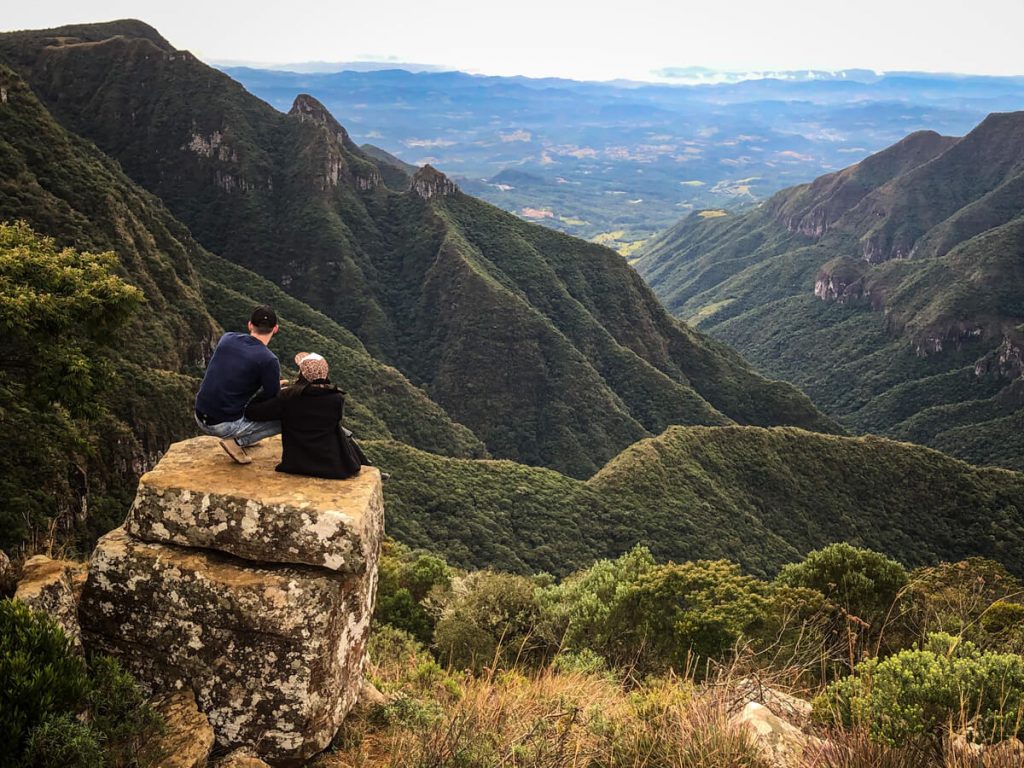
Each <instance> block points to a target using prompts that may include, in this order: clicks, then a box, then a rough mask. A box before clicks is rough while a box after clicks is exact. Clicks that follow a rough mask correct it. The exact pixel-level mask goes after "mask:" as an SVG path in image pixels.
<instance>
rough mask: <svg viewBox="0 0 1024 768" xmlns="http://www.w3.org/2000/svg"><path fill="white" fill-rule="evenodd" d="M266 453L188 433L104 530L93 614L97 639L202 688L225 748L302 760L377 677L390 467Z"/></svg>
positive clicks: (203, 705)
mask: <svg viewBox="0 0 1024 768" xmlns="http://www.w3.org/2000/svg"><path fill="white" fill-rule="evenodd" d="M250 454H251V455H252V456H253V459H254V460H253V463H252V464H249V465H246V466H238V465H235V464H233V463H232V462H231V460H230V459H229V458H228V457H227V456H226V455H224V453H223V451H221V449H220V448H219V446H218V445H217V440H216V439H215V438H195V439H193V440H188V441H185V442H183V443H178V444H176V445H174V446H172V447H171V450H170V451H169V452H168V453H167V455H166V456H165V457H164V459H163V460H162V461H161V462H160V464H159V465H158V466H157V467H156V468H155V469H154V470H153V471H152V472H150V473H147V474H146V475H144V476H143V478H142V480H141V482H140V485H139V493H138V498H137V500H136V503H135V505H134V506H133V508H132V511H131V513H130V515H129V521H128V524H127V526H126V527H125V528H120V529H117V530H115V531H112V532H111V533H109V534H107V535H106V536H104V537H103V538H102V539H101V540H100V541H99V543H98V544H97V546H96V550H95V551H94V553H93V556H92V560H91V561H90V565H89V578H88V581H87V583H86V586H85V590H84V594H83V596H82V602H81V605H80V608H79V615H80V618H81V623H82V629H83V635H84V639H85V642H86V644H87V646H89V647H90V648H91V649H94V650H98V651H102V652H107V653H113V654H116V655H118V656H119V657H120V658H121V659H122V660H123V661H124V663H126V664H127V665H128V667H129V668H130V669H131V670H132V671H133V672H135V673H136V675H137V676H138V677H139V679H140V680H142V681H143V682H144V683H145V684H147V685H149V686H150V687H152V688H153V689H154V690H180V689H185V688H188V689H191V690H192V691H193V692H194V693H195V696H196V700H197V701H198V704H199V708H200V710H202V711H203V712H204V713H205V715H206V717H207V718H209V721H210V724H211V725H212V726H213V730H214V733H215V734H216V739H217V744H218V745H219V747H221V748H225V749H236V748H246V749H249V750H250V751H252V753H253V754H254V755H255V756H258V757H259V758H261V759H263V760H266V761H267V762H269V763H271V764H273V765H289V764H297V763H301V762H302V761H304V760H306V759H307V758H309V757H310V756H312V755H314V754H315V753H317V752H319V751H320V750H322V749H323V748H324V747H325V746H327V744H328V743H329V742H330V740H331V738H332V737H333V736H334V734H335V732H336V731H337V729H338V726H339V725H340V724H341V721H342V719H343V718H344V717H345V715H346V714H347V712H348V711H349V709H350V708H351V707H352V705H353V703H354V702H355V700H356V698H357V696H358V694H359V691H360V688H361V686H362V668H363V663H364V657H365V644H366V640H367V633H368V630H369V622H370V616H371V614H372V612H373V603H374V595H375V591H376V583H377V558H378V554H379V548H380V539H381V536H382V534H383V503H382V500H381V483H380V473H379V472H378V471H377V470H376V469H374V468H372V467H367V468H365V469H364V470H363V471H362V472H361V473H360V474H359V475H358V476H357V477H355V478H352V479H349V480H319V479H314V478H305V477H297V476H290V475H283V474H280V473H275V472H274V470H273V467H274V466H275V465H276V463H277V461H278V459H279V456H280V440H279V439H273V440H268V441H264V443H261V444H260V445H258V446H256V447H254V448H253V449H251V450H250Z"/></svg>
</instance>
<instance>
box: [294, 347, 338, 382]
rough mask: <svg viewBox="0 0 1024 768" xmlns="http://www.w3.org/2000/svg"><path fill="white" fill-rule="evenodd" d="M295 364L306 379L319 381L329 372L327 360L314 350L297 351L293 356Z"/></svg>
mask: <svg viewBox="0 0 1024 768" xmlns="http://www.w3.org/2000/svg"><path fill="white" fill-rule="evenodd" d="M295 364H296V365H297V366H299V373H300V374H302V378H304V379H305V380H306V381H321V380H323V379H326V378H327V376H328V374H329V373H330V368H329V367H328V366H327V361H326V360H325V359H324V358H323V356H322V355H318V354H317V353H316V352H299V354H297V355H296V356H295Z"/></svg>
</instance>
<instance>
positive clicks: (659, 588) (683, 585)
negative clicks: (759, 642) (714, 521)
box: [595, 560, 770, 672]
mask: <svg viewBox="0 0 1024 768" xmlns="http://www.w3.org/2000/svg"><path fill="white" fill-rule="evenodd" d="M768 593H769V587H768V585H767V584H765V583H764V582H762V581H759V580H757V579H755V578H753V577H752V576H744V575H743V574H742V573H741V572H740V568H739V566H738V565H735V564H733V563H729V562H726V561H724V560H714V561H711V560H701V561H698V562H695V563H682V564H675V563H669V564H668V565H663V566H659V567H658V568H655V569H653V570H652V571H650V572H649V573H647V574H645V575H644V576H641V577H640V579H639V580H638V581H637V582H636V584H635V585H633V586H632V587H631V588H630V589H629V590H628V591H626V592H625V593H624V594H623V595H622V597H621V598H620V599H619V600H617V601H616V603H615V605H614V607H613V608H612V610H611V612H610V613H609V615H608V621H607V622H606V623H605V625H604V627H603V628H602V630H600V631H598V633H597V635H596V638H595V639H596V641H597V643H598V648H607V649H608V655H609V658H610V659H612V660H613V661H615V662H617V663H620V664H627V665H628V664H635V665H636V666H637V668H638V669H639V670H640V671H641V672H660V671H664V670H665V669H667V668H668V667H673V668H675V669H676V670H684V669H686V668H687V667H688V666H690V665H691V664H692V662H693V661H694V660H695V657H702V658H712V659H717V658H722V657H723V656H725V655H726V654H727V653H729V652H730V651H731V650H732V649H733V648H735V647H736V646H737V645H738V644H739V643H740V641H741V639H742V638H744V636H747V635H750V634H751V632H753V631H756V630H757V628H758V625H760V624H761V623H762V622H763V621H764V619H765V616H766V614H767V612H768V610H769V603H770V600H769V594H768Z"/></svg>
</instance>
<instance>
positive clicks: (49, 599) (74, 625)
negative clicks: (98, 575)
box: [14, 555, 85, 651]
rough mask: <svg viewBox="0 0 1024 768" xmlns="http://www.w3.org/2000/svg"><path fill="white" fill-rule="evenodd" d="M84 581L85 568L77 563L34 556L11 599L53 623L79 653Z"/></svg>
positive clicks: (27, 564) (23, 572)
mask: <svg viewBox="0 0 1024 768" xmlns="http://www.w3.org/2000/svg"><path fill="white" fill-rule="evenodd" d="M84 581H85V567H84V566H83V565H81V564H80V563H75V562H72V561H70V560H51V559H50V558H49V557H47V556H46V555H36V556H35V557H30V558H29V559H28V560H26V561H25V565H24V566H23V567H22V574H21V580H20V581H19V582H18V589H17V591H16V592H15V593H14V597H15V599H16V600H20V601H21V602H23V603H25V605H27V606H28V607H29V608H31V609H32V610H34V611H41V612H43V613H45V614H47V615H48V616H49V617H50V618H52V619H53V620H54V621H56V622H57V624H59V625H60V628H61V629H63V630H64V634H66V635H67V636H68V638H70V640H71V642H72V643H73V644H74V646H75V648H77V649H78V650H79V651H81V649H82V632H81V630H80V628H79V625H78V596H79V595H80V593H81V591H82V585H83V583H84Z"/></svg>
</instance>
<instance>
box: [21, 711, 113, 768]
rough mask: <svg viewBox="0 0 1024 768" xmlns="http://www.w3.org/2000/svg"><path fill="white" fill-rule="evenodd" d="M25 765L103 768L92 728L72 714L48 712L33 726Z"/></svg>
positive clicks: (30, 766) (36, 767) (26, 749)
mask: <svg viewBox="0 0 1024 768" xmlns="http://www.w3.org/2000/svg"><path fill="white" fill-rule="evenodd" d="M22 765H23V766H24V768H105V766H106V765H107V764H106V763H105V762H104V757H103V750H102V749H101V748H100V745H99V742H98V741H97V740H96V734H95V732H94V731H93V730H92V729H91V728H90V727H89V726H87V725H85V724H83V723H80V722H78V721H77V720H75V718H73V717H71V715H67V714H64V715H50V716H47V718H46V719H45V720H43V722H42V723H40V724H39V725H38V726H37V727H36V728H34V729H33V730H32V734H31V736H29V739H28V744H27V745H26V747H25V758H24V761H23V762H22Z"/></svg>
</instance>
